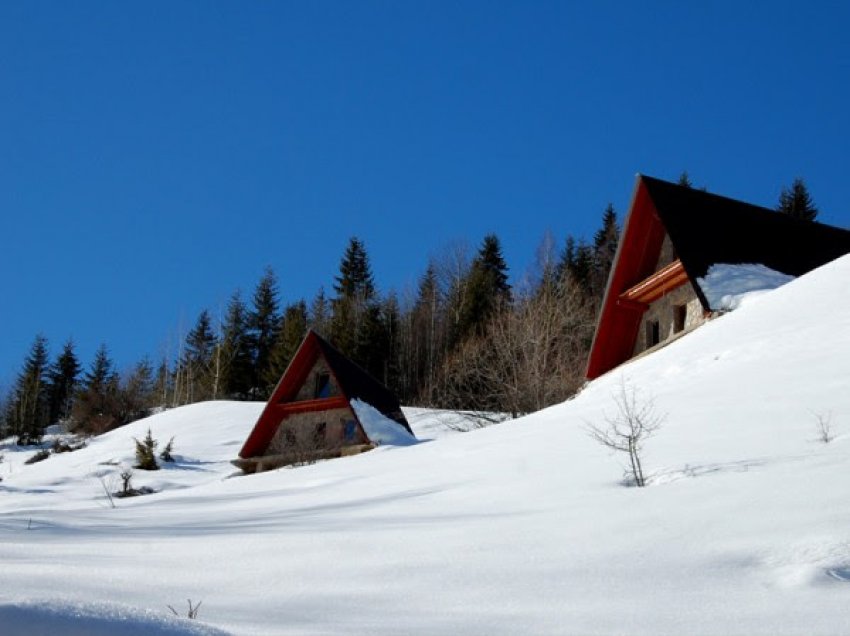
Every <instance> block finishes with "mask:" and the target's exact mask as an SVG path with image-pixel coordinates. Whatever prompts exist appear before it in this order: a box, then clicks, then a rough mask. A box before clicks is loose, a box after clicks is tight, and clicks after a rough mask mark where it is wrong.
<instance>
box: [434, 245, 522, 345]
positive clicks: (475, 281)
mask: <svg viewBox="0 0 850 636" xmlns="http://www.w3.org/2000/svg"><path fill="white" fill-rule="evenodd" d="M455 297H457V296H455ZM510 301H511V287H510V285H509V284H508V266H507V264H506V263H505V259H504V258H503V257H502V247H501V243H500V242H499V238H498V237H497V236H496V235H495V234H488V235H487V236H485V237H484V241H483V242H482V243H481V247H480V248H479V250H478V254H477V255H476V256H475V258H474V259H473V261H472V266H471V267H470V270H469V274H468V278H467V280H466V281H465V293H464V294H463V295H462V297H461V300H460V302H461V305H460V307H459V311H457V312H456V315H457V317H458V318H457V320H456V321H455V323H454V324H453V325H452V329H451V330H450V333H449V344H450V347H451V348H454V347H457V346H458V345H459V344H460V343H461V342H463V340H464V339H465V338H467V337H468V336H470V335H473V334H479V335H480V334H481V333H483V329H484V327H485V326H486V324H487V322H488V321H489V320H490V319H491V318H492V317H493V316H494V315H495V314H496V313H497V312H498V311H500V310H502V309H504V308H506V307H507V306H509V304H510Z"/></svg>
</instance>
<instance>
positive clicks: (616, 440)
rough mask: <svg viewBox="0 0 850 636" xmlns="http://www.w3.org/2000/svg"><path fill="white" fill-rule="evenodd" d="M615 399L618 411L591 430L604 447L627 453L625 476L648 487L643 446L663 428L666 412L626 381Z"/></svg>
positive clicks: (590, 433)
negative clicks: (603, 423)
mask: <svg viewBox="0 0 850 636" xmlns="http://www.w3.org/2000/svg"><path fill="white" fill-rule="evenodd" d="M613 399H614V405H615V407H616V412H615V413H614V414H613V415H607V414H606V415H604V419H605V425H604V426H597V425H594V424H591V425H588V433H589V435H590V436H591V437H592V438H593V439H595V440H596V441H597V442H599V443H600V444H602V445H603V446H605V447H607V448H610V449H611V450H614V451H618V452H621V453H626V454H627V455H628V457H629V464H628V467H627V468H626V476H627V477H628V478H629V480H630V481H632V482H633V483H634V484H635V485H636V486H638V487H641V488H642V487H643V486H646V476H645V473H644V470H643V462H642V452H643V445H644V443H645V442H646V440H647V439H648V438H649V437H651V436H652V434H653V433H655V432H656V431H657V430H658V429H659V428H661V425H662V424H663V423H664V419H665V418H666V414H661V413H658V412H657V411H656V410H655V403H654V401H653V399H652V397H651V396H649V397H642V396H641V395H640V392H639V391H638V389H637V388H636V387H634V386H630V385H629V384H628V383H627V382H626V381H625V380H622V381H621V382H620V386H619V387H618V389H617V391H616V393H614V395H613Z"/></svg>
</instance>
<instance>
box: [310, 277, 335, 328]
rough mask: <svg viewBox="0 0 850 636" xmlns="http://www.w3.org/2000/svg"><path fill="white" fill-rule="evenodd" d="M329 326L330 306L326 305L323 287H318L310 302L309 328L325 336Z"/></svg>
mask: <svg viewBox="0 0 850 636" xmlns="http://www.w3.org/2000/svg"><path fill="white" fill-rule="evenodd" d="M329 326H330V308H329V306H328V299H327V297H326V296H325V288H324V287H320V288H319V291H318V292H316V296H315V297H314V298H313V302H312V303H310V322H309V328H310V329H312V330H313V331H315V332H316V333H318V334H320V335H322V336H325V335H327V334H328V329H329Z"/></svg>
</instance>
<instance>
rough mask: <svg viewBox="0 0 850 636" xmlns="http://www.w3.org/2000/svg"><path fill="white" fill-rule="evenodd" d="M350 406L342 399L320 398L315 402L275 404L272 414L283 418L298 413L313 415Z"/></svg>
mask: <svg viewBox="0 0 850 636" xmlns="http://www.w3.org/2000/svg"><path fill="white" fill-rule="evenodd" d="M349 406H350V405H349V403H348V400H347V399H345V398H344V397H339V396H337V397H331V398H320V399H316V400H301V401H299V402H288V403H286V404H275V405H274V406H273V408H274V412H275V413H278V414H280V415H282V416H284V417H288V416H290V415H296V414H298V413H313V412H315V411H330V410H332V409H345V408H348V407H349Z"/></svg>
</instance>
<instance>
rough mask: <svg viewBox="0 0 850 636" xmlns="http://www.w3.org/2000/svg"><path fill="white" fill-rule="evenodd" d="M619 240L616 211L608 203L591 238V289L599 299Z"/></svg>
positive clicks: (605, 284)
mask: <svg viewBox="0 0 850 636" xmlns="http://www.w3.org/2000/svg"><path fill="white" fill-rule="evenodd" d="M619 240H620V228H619V227H618V226H617V213H616V212H614V206H613V205H612V204H610V203H609V204H608V207H607V208H605V212H604V213H603V214H602V227H601V228H599V230H597V232H596V235H595V236H594V239H593V273H592V276H591V280H592V284H591V289H592V293H593V296H594V297H595V298H596V299H597V300H599V301H601V300H602V297H603V296H604V295H605V287H606V286H607V284H608V274H609V273H610V271H611V266H612V265H613V264H614V257H615V256H616V255H617V244H618V243H619Z"/></svg>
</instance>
